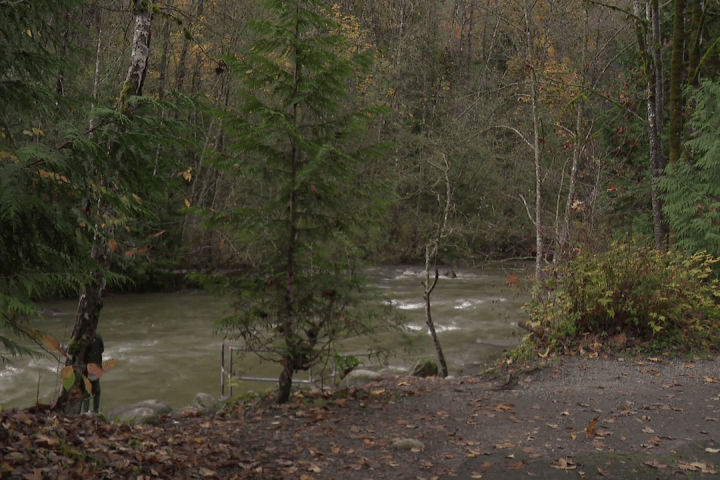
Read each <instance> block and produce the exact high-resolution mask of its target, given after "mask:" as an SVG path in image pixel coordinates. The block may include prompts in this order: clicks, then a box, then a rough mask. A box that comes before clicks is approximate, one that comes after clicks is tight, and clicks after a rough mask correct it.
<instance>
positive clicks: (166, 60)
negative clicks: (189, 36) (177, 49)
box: [158, 0, 172, 98]
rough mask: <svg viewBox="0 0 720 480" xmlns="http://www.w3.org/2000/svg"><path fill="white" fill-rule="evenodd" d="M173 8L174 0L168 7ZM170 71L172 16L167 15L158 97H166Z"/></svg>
mask: <svg viewBox="0 0 720 480" xmlns="http://www.w3.org/2000/svg"><path fill="white" fill-rule="evenodd" d="M171 6H172V0H168V3H167V7H168V8H169V7H171ZM169 69H170V15H169V14H166V15H165V23H164V24H163V28H162V56H161V57H160V77H159V78H158V97H160V98H163V97H164V96H165V90H166V89H167V83H168V73H169Z"/></svg>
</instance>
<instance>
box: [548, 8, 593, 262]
mask: <svg viewBox="0 0 720 480" xmlns="http://www.w3.org/2000/svg"><path fill="white" fill-rule="evenodd" d="M584 13H585V22H584V24H583V47H582V53H581V57H580V65H582V66H583V67H582V68H583V69H585V62H586V59H587V49H588V22H589V15H588V10H587V7H585V8H584ZM586 80H587V76H586V74H585V71H583V73H582V76H581V79H580V90H581V93H582V91H584V90H585V87H586ZM583 103H584V102H583V100H582V98H580V96H578V98H576V99H575V108H576V111H575V142H574V144H573V153H572V164H571V166H570V179H569V185H568V194H567V199H566V201H565V212H564V216H563V225H562V231H561V234H560V242H559V244H560V245H559V249H558V250H559V251H557V252H555V258H556V259H559V258H561V257H563V256H565V247H566V246H567V244H568V243H570V242H571V241H572V231H571V228H570V212H571V211H572V204H573V200H574V197H575V189H576V186H577V172H578V164H579V163H580V157H581V156H582V154H583V151H584V150H585V142H586V140H587V137H588V136H589V134H590V132H588V135H587V136H585V137H584V138H582V139H581V130H582V126H583Z"/></svg>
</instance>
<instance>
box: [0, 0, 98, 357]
mask: <svg viewBox="0 0 720 480" xmlns="http://www.w3.org/2000/svg"><path fill="white" fill-rule="evenodd" d="M77 4H78V2H77V1H75V0H61V1H56V0H38V1H33V2H2V3H0V58H2V59H3V60H2V63H1V64H0V252H1V253H0V326H1V327H4V328H3V330H0V345H2V347H3V349H2V350H0V358H1V359H3V360H5V359H6V356H7V355H11V356H13V355H16V354H19V353H31V352H30V350H28V349H27V348H25V347H22V346H21V345H19V344H18V343H17V342H16V340H15V339H14V338H13V337H11V336H6V335H7V333H15V334H18V335H20V336H26V337H30V338H33V339H38V338H39V336H38V334H37V332H35V331H34V330H32V329H31V328H30V326H29V325H28V322H27V321H28V319H29V318H30V317H32V316H34V315H37V314H38V313H39V312H38V310H37V307H36V306H35V304H34V302H33V300H35V299H37V298H38V297H41V296H44V295H48V294H51V293H55V292H57V291H58V290H59V289H64V288H73V286H74V287H77V285H78V284H79V283H80V282H81V280H82V278H83V272H84V271H85V267H86V266H87V263H88V262H87V261H85V260H80V259H83V258H86V256H85V255H84V252H85V250H84V246H83V242H82V241H81V240H80V239H78V237H77V235H76V233H77V232H76V226H77V225H78V223H79V221H80V217H81V215H80V213H79V212H78V211H77V210H72V209H68V208H66V206H67V205H68V202H74V200H71V199H72V198H73V197H74V195H75V192H74V191H73V187H72V186H71V182H70V180H69V178H68V175H69V174H70V173H71V172H72V170H73V169H72V168H71V164H70V163H69V162H68V159H67V156H66V155H65V154H64V152H62V151H61V150H59V149H57V148H55V147H54V146H53V140H54V137H53V135H52V134H53V132H51V131H49V130H51V129H53V128H54V124H53V122H52V121H48V122H46V118H47V117H48V116H53V117H54V118H55V120H59V119H60V118H59V116H58V111H60V110H61V108H59V107H63V106H65V105H64V102H63V99H62V98H60V96H59V94H58V93H57V91H56V88H55V82H56V81H57V79H58V78H60V77H61V75H62V73H61V72H63V71H68V70H69V69H70V66H69V65H68V64H67V63H66V62H64V61H63V59H64V58H67V55H62V54H61V52H63V53H67V45H65V39H66V37H67V32H68V30H69V29H71V28H72V25H70V24H69V22H68V21H67V16H66V13H67V12H68V11H70V10H72V9H73V8H74V7H75V6H76V5H77ZM45 126H47V128H46V127H45ZM46 130H48V131H46Z"/></svg>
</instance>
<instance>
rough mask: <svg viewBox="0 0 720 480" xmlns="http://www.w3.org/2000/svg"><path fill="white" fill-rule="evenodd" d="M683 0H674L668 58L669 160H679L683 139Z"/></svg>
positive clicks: (672, 161) (673, 161) (671, 161)
mask: <svg viewBox="0 0 720 480" xmlns="http://www.w3.org/2000/svg"><path fill="white" fill-rule="evenodd" d="M684 12H685V0H675V12H674V16H675V18H674V19H673V22H674V24H673V40H672V57H671V60H670V125H669V126H668V144H669V157H670V158H669V160H670V163H675V162H677V161H678V160H680V155H681V154H682V141H683V128H684V127H683V123H684V122H683V101H682V77H683V75H684V74H685V68H684V67H685V63H684V62H683V52H684V50H685V18H684V16H683V15H684Z"/></svg>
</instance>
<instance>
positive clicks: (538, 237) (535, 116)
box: [524, 6, 543, 278]
mask: <svg viewBox="0 0 720 480" xmlns="http://www.w3.org/2000/svg"><path fill="white" fill-rule="evenodd" d="M524 20H525V36H526V38H525V41H526V46H525V48H526V51H525V56H526V59H525V68H526V69H527V70H528V71H529V79H528V80H529V83H530V107H531V111H532V122H533V161H534V164H535V250H536V256H535V278H540V273H541V271H542V258H543V233H542V229H543V225H542V163H541V162H542V151H541V150H540V115H539V113H538V95H539V93H538V79H537V74H536V72H535V66H534V64H533V63H534V56H533V38H532V32H531V29H530V12H529V11H528V8H527V6H526V8H525V11H524Z"/></svg>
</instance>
